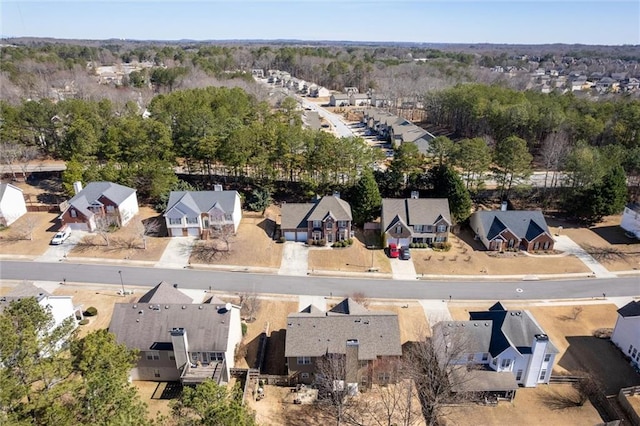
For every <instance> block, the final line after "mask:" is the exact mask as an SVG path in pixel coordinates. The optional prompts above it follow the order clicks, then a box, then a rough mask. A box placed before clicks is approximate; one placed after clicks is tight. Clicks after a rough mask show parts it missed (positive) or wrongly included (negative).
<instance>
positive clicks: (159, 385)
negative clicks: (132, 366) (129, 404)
mask: <svg viewBox="0 0 640 426" xmlns="http://www.w3.org/2000/svg"><path fill="white" fill-rule="evenodd" d="M133 386H134V387H135V388H136V390H137V391H138V396H139V397H140V399H141V400H142V402H144V403H145V404H147V413H148V415H149V419H155V418H157V417H158V415H164V416H169V415H170V414H171V409H170V408H169V403H170V402H171V400H170V399H162V398H160V395H162V392H163V391H164V390H165V388H166V386H167V383H166V382H144V381H139V380H136V381H134V382H133Z"/></svg>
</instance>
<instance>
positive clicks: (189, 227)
mask: <svg viewBox="0 0 640 426" xmlns="http://www.w3.org/2000/svg"><path fill="white" fill-rule="evenodd" d="M218 188H219V189H217V190H214V191H171V194H169V201H168V203H167V210H166V211H165V213H164V218H165V221H166V223H167V230H168V232H169V236H170V237H186V236H189V235H191V236H202V235H203V232H210V231H212V230H216V229H218V230H219V229H220V228H225V229H228V230H229V231H230V232H233V233H236V232H237V231H238V227H239V226H240V220H241V219H242V208H241V205H240V194H238V191H223V190H222V187H221V186H220V187H218Z"/></svg>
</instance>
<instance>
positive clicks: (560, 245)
mask: <svg viewBox="0 0 640 426" xmlns="http://www.w3.org/2000/svg"><path fill="white" fill-rule="evenodd" d="M555 240H556V243H555V245H554V248H555V249H556V250H560V251H563V252H565V253H569V254H572V255H574V256H575V257H577V258H578V259H580V260H581V261H582V263H584V264H585V265H587V268H589V269H591V271H592V272H593V273H594V275H595V276H596V278H615V277H616V276H617V275H616V274H614V273H612V272H609V270H608V269H607V268H605V267H604V266H602V264H601V263H600V262H598V261H597V260H595V259H594V258H593V257H592V256H591V255H590V254H589V253H587V252H586V251H585V249H583V248H582V247H580V246H579V245H578V244H577V243H576V242H575V241H573V240H572V239H571V238H569V237H568V236H566V235H558V236H556V237H555Z"/></svg>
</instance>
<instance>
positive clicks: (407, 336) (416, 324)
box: [368, 301, 431, 345]
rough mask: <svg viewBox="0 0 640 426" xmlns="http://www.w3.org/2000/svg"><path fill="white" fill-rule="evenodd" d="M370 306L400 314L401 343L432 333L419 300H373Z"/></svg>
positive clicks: (371, 308) (417, 339)
mask: <svg viewBox="0 0 640 426" xmlns="http://www.w3.org/2000/svg"><path fill="white" fill-rule="evenodd" d="M368 308H369V309H370V310H372V311H391V312H394V313H396V314H398V324H399V326H400V343H401V344H403V345H404V344H405V343H407V342H416V341H419V340H422V339H424V337H425V336H426V335H430V334H431V332H430V331H429V330H428V329H429V323H428V321H427V318H426V317H425V316H424V309H422V306H420V304H419V303H417V302H410V301H407V302H406V303H405V302H401V303H400V304H393V305H391V304H388V303H385V302H384V301H380V302H371V303H369V305H368Z"/></svg>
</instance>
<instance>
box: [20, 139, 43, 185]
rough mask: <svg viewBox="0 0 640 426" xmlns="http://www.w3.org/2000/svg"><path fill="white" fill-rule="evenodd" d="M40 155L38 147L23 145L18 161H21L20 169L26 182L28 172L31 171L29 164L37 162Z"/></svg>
mask: <svg viewBox="0 0 640 426" xmlns="http://www.w3.org/2000/svg"><path fill="white" fill-rule="evenodd" d="M39 155H40V152H39V150H38V148H37V147H35V146H33V145H28V146H27V145H23V146H22V147H21V149H20V152H19V154H18V161H20V169H21V170H22V176H23V177H24V180H25V182H26V180H27V171H28V169H29V162H31V160H35V159H36V158H38V156H39Z"/></svg>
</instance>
